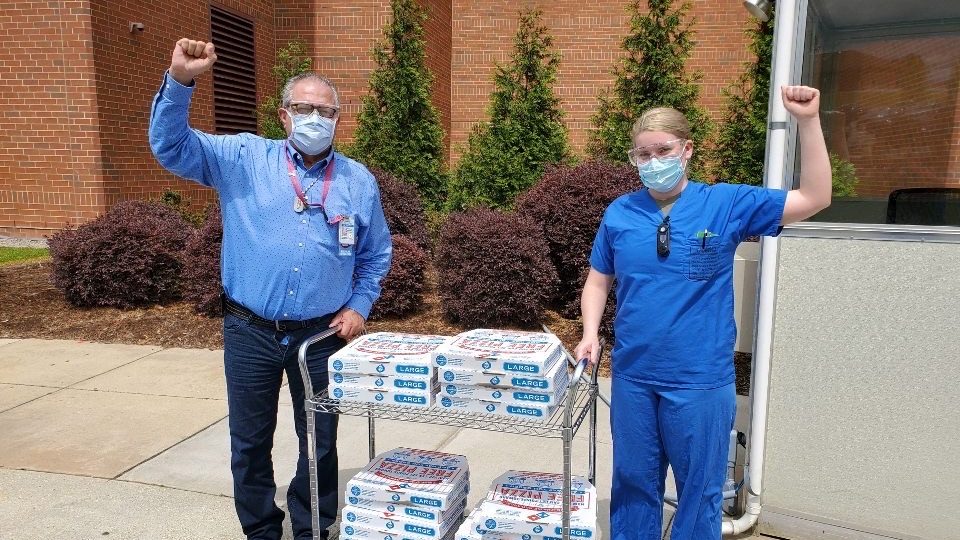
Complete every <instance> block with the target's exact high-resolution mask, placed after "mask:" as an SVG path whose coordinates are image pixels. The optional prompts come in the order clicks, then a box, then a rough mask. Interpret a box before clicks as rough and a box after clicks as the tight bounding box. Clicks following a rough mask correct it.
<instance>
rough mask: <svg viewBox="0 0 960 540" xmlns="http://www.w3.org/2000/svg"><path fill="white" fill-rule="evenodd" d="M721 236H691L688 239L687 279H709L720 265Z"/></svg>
mask: <svg viewBox="0 0 960 540" xmlns="http://www.w3.org/2000/svg"><path fill="white" fill-rule="evenodd" d="M721 240H722V239H721V237H719V236H711V237H708V238H691V239H690V240H688V241H687V279H690V280H693V281H707V280H708V279H710V278H712V277H713V275H714V274H715V273H716V272H717V268H718V267H719V266H720V242H721Z"/></svg>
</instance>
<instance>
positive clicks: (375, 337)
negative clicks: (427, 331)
mask: <svg viewBox="0 0 960 540" xmlns="http://www.w3.org/2000/svg"><path fill="white" fill-rule="evenodd" d="M453 339H454V338H453V337H448V336H430V335H420V334H399V333H393V332H376V333H373V334H366V335H364V336H360V337H358V338H357V339H355V340H353V341H351V342H350V343H349V344H347V345H346V346H345V347H344V348H342V349H340V350H339V351H337V352H335V353H334V354H332V355H330V359H329V360H328V361H327V366H328V368H329V371H330V373H363V374H367V375H404V376H408V377H409V376H414V375H416V376H421V377H427V378H429V377H432V376H433V375H434V372H435V371H436V370H435V369H434V364H433V352H434V351H435V350H436V349H437V348H438V347H441V346H443V345H445V344H448V343H450V342H451V341H453Z"/></svg>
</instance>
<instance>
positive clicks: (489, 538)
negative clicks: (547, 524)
mask: <svg viewBox="0 0 960 540" xmlns="http://www.w3.org/2000/svg"><path fill="white" fill-rule="evenodd" d="M453 540H563V537H562V536H547V535H539V534H517V533H508V532H496V531H488V530H486V529H484V528H483V527H482V526H481V524H480V523H479V522H478V521H477V509H476V508H475V509H474V510H473V511H472V512H470V515H469V516H468V517H467V519H465V520H464V521H463V523H461V524H460V527H459V528H458V529H457V531H456V535H455V536H454V537H453Z"/></svg>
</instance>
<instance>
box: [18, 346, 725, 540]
mask: <svg viewBox="0 0 960 540" xmlns="http://www.w3.org/2000/svg"><path fill="white" fill-rule="evenodd" d="M602 385H603V388H604V392H605V393H607V394H609V380H604V381H602ZM225 396H226V393H225V388H224V381H223V367H222V351H209V350H186V349H161V348H159V347H149V346H136V345H115V344H98V343H86V342H76V341H57V340H33V339H22V340H10V339H0V434H2V436H0V538H4V539H6V538H29V539H34V538H59V539H78V540H80V539H83V540H86V539H93V538H98V539H102V538H122V539H127V538H129V539H141V538H150V539H157V540H160V539H188V538H189V539H221V538H223V539H227V538H231V539H237V538H242V534H241V533H240V528H239V525H238V524H237V521H236V516H235V514H234V510H233V501H232V483H231V477H230V466H229V436H228V430H227V420H226V414H227V406H226V399H225ZM281 401H282V403H284V405H282V406H281V411H282V412H281V414H280V418H279V426H278V428H277V435H276V442H275V450H274V456H275V469H276V478H277V484H278V496H277V499H278V504H281V507H283V499H284V495H285V492H286V486H287V484H288V483H289V480H290V478H291V477H292V475H293V470H294V466H295V462H296V437H295V435H294V432H293V425H292V424H293V421H292V404H291V402H290V396H289V394H288V393H286V392H282V393H281ZM741 408H743V407H742V406H741ZM608 418H609V411H607V410H606V407H605V406H603V405H601V407H600V415H599V422H598V424H599V429H598V437H597V447H598V459H597V462H598V470H597V490H598V498H599V515H600V520H601V524H602V530H604V531H608V530H609V527H608V510H609V500H610V462H611V455H612V446H611V439H610V431H609V421H608ZM587 435H588V430H587V429H586V424H584V428H583V429H581V430H580V432H579V433H578V434H577V437H576V441H575V444H574V448H573V460H574V461H573V463H574V472H575V473H576V474H586V471H587ZM367 438H368V431H367V421H366V419H364V418H357V417H347V416H345V417H342V418H341V423H340V432H339V452H340V482H341V489H342V486H343V484H344V483H345V482H346V480H347V479H348V478H350V477H351V476H352V475H353V474H355V473H356V472H357V471H358V470H359V469H360V468H361V467H362V466H363V465H365V464H366V462H367ZM376 444H377V450H379V451H383V450H387V449H390V448H394V447H397V446H410V447H416V448H423V449H432V450H440V451H445V452H454V453H459V454H464V455H466V456H467V458H468V460H469V464H470V475H471V494H470V505H471V506H472V505H474V504H475V503H476V502H477V501H478V500H479V499H480V498H482V497H483V495H484V494H485V493H486V490H487V487H488V486H489V484H490V483H491V482H492V480H493V479H494V478H496V477H497V476H499V475H500V474H501V473H502V472H503V471H505V470H507V469H511V468H516V469H526V470H538V471H554V472H560V471H561V467H562V459H561V458H562V441H560V440H559V439H541V438H534V437H527V436H519V435H506V434H498V433H490V432H486V431H476V430H466V429H458V428H454V427H446V426H433V425H428V424H410V423H400V422H394V421H379V420H378V421H377V429H376ZM670 489H672V488H670V487H668V490H670ZM666 514H667V516H666V518H667V519H665V522H667V521H668V519H669V514H670V510H669V509H667V510H666ZM288 536H289V533H288Z"/></svg>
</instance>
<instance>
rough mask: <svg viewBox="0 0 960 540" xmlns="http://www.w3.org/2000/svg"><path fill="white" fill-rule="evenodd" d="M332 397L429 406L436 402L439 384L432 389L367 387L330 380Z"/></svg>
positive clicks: (346, 399) (407, 405) (422, 406)
mask: <svg viewBox="0 0 960 540" xmlns="http://www.w3.org/2000/svg"><path fill="white" fill-rule="evenodd" d="M328 391H329V396H330V398H331V399H336V400H341V401H355V402H357V403H381V404H384V405H403V406H405V407H417V408H424V409H425V408H428V407H433V406H434V405H435V404H436V397H437V394H438V393H439V392H440V388H439V386H434V387H433V388H432V389H430V390H407V389H399V388H367V387H365V386H353V385H351V384H337V383H334V382H333V381H331V382H330V386H329V388H328Z"/></svg>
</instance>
